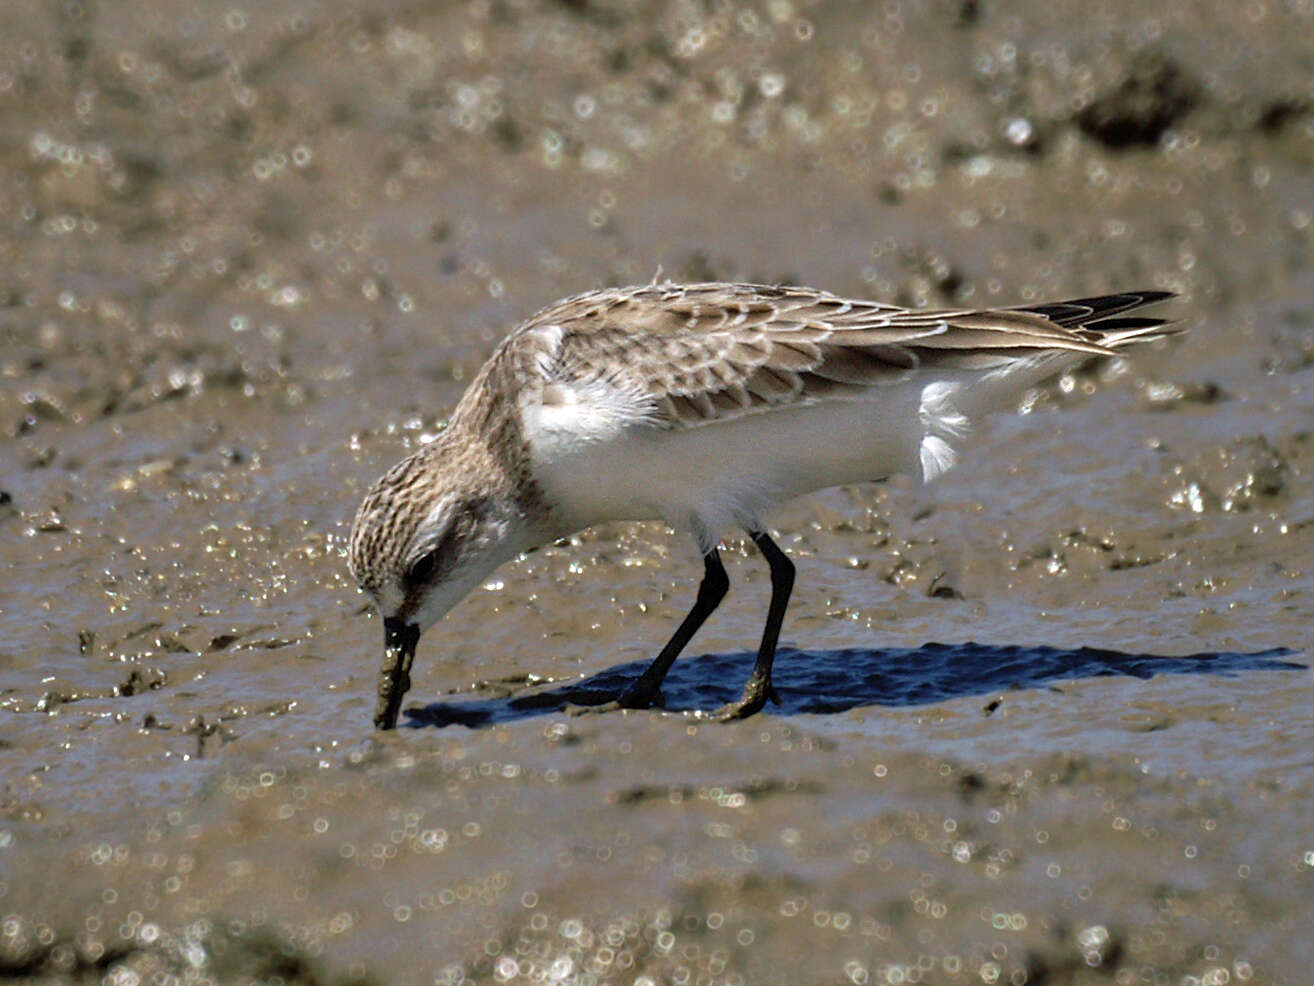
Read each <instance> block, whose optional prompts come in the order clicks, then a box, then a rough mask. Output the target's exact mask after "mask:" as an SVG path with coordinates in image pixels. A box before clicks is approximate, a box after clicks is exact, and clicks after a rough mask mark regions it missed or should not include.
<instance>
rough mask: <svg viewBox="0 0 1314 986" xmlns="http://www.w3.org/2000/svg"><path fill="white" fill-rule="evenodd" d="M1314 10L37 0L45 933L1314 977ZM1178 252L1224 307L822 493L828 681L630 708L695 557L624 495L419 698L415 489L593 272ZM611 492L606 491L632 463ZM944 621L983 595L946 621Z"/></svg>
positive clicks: (517, 973)
mask: <svg viewBox="0 0 1314 986" xmlns="http://www.w3.org/2000/svg"><path fill="white" fill-rule="evenodd" d="M1311 37H1314V5H1311V4H1310V3H1309V2H1307V0H1285V2H1264V0H1253V2H1247V3H1232V2H1222V0H1217V2H1206V0H1198V2H1187V3H1182V4H1177V5H1172V6H1171V7H1168V6H1163V8H1162V9H1155V10H1152V11H1150V12H1147V11H1146V8H1145V7H1144V5H1141V4H1137V3H1132V2H1130V0H1111V2H1099V3H1076V2H1071V0H1058V2H1055V3H1049V4H1028V5H1021V4H1002V3H995V2H991V0H985V2H977V0H952V2H951V0H914V2H910V0H886V2H881V3H873V4H866V3H835V4H822V3H816V2H812V0H765V2H760V3H742V4H740V3H734V2H721V0H707V2H702V0H696V2H695V0H670V2H655V0H654V2H644V0H631V2H622V0H615V2H612V0H568V2H557V3H552V2H547V0H543V2H529V0H475V2H471V3H461V4H456V3H453V4H421V3H382V4H379V3H364V2H360V0H323V2H320V3H304V4H291V3H289V4H274V5H264V4H246V5H243V4H242V3H241V2H240V0H238V2H235V3H232V4H195V5H188V4H184V3H179V2H175V0H166V2H162V3H151V4H109V3H103V2H96V0H68V2H62V0H61V2H45V0H42V2H35V0H7V2H5V3H4V4H0V428H3V430H4V434H5V440H4V441H3V442H0V563H2V564H3V569H4V590H3V592H2V593H0V978H9V979H18V980H32V981H40V982H71V981H76V982H90V981H104V982H107V983H119V984H138V983H140V984H146V983H152V984H155V983H160V984H163V983H171V982H197V983H200V982H224V983H228V982H270V983H273V982H281V983H285V984H286V983H294V982H298V983H309V982H315V983H340V982H370V983H394V982H396V983H422V982H423V983H446V984H455V983H460V982H478V983H486V982H507V983H617V984H620V983H624V984H631V983H634V984H657V983H673V984H679V986H684V984H712V983H744V984H759V983H781V984H799V983H852V984H856V986H864V984H868V983H911V982H922V983H964V984H965V983H984V984H987V986H992V984H996V983H1000V984H1005V983H1007V984H1022V983H1119V984H1142V983H1144V984H1160V983H1162V984H1174V986H1176V984H1179V983H1196V984H1205V983H1208V984H1222V983H1236V982H1255V983H1287V984H1292V986H1295V984H1304V983H1308V982H1309V981H1310V976H1311V972H1310V970H1311V969H1314V938H1312V937H1311V936H1310V934H1309V931H1310V928H1311V927H1312V926H1314V823H1311V819H1314V715H1312V712H1314V679H1312V678H1311V674H1310V672H1309V670H1308V669H1307V668H1306V665H1307V664H1308V662H1309V658H1308V657H1307V655H1306V654H1305V652H1304V645H1305V640H1306V636H1307V631H1308V625H1309V621H1310V617H1311V615H1312V614H1314V575H1311V573H1309V572H1307V568H1308V567H1310V565H1311V548H1312V547H1314V483H1312V482H1311V471H1312V469H1314V438H1312V437H1311V426H1312V423H1314V266H1312V264H1311V261H1312V254H1314V81H1312V80H1314V62H1311V57H1310V38H1311ZM658 270H661V271H662V272H663V276H669V277H672V278H678V279H705V278H744V279H756V280H763V281H795V280H797V281H802V282H806V283H810V284H815V285H819V286H823V287H826V288H829V289H832V290H835V291H838V292H841V293H849V294H855V295H867V296H872V297H876V298H880V299H883V300H891V301H900V302H903V303H906V304H964V305H974V304H988V303H998V304H1003V303H1021V302H1026V301H1034V300H1038V299H1040V298H1042V297H1067V296H1077V295H1083V294H1092V293H1096V292H1102V291H1108V290H1117V289H1119V288H1159V289H1170V290H1176V291H1179V292H1181V293H1182V294H1183V295H1184V297H1183V299H1182V300H1180V301H1179V302H1177V303H1176V305H1175V306H1174V308H1173V312H1174V314H1175V315H1176V316H1178V317H1180V318H1182V319H1184V320H1185V321H1186V322H1187V323H1188V325H1189V327H1190V329H1191V332H1190V335H1188V336H1187V337H1186V338H1185V339H1184V340H1182V341H1180V342H1176V343H1174V344H1173V345H1171V346H1165V347H1161V348H1158V349H1155V348H1153V347H1151V348H1149V349H1148V350H1147V351H1144V352H1143V353H1142V354H1141V355H1140V356H1139V357H1138V359H1137V360H1136V362H1135V363H1134V364H1131V365H1122V364H1119V365H1116V366H1103V367H1092V368H1087V369H1085V370H1083V371H1082V372H1080V373H1076V374H1074V375H1072V376H1070V377H1068V378H1065V379H1064V380H1062V381H1060V382H1058V383H1057V384H1056V385H1055V386H1053V387H1050V388H1048V389H1046V390H1045V391H1043V392H1041V393H1037V394H1034V395H1032V396H1031V397H1030V398H1028V400H1027V401H1026V403H1025V406H1024V407H1023V408H1022V410H1024V411H1025V412H1026V413H1022V414H1017V415H1001V416H999V417H998V418H996V419H995V420H993V421H992V422H991V423H990V426H989V427H988V428H986V429H983V430H982V432H981V434H979V435H978V436H977V438H978V441H977V442H976V444H975V445H974V446H973V448H972V450H971V451H970V452H969V453H968V454H967V455H965V456H964V458H963V461H962V463H961V465H960V467H959V468H958V469H956V470H955V471H953V472H952V473H950V474H949V475H948V476H947V477H945V478H944V480H943V481H941V482H939V483H938V484H936V485H935V486H933V487H930V488H927V489H917V488H915V487H914V486H912V485H911V484H910V483H907V482H904V481H901V480H895V481H891V482H889V483H886V484H883V485H879V486H869V487H863V488H854V489H844V490H832V491H829V492H826V493H822V494H818V495H816V496H813V497H809V498H807V499H804V500H801V501H798V502H796V503H794V504H791V505H789V506H788V507H787V508H786V509H784V510H782V511H781V512H780V513H779V515H778V516H776V517H774V518H773V522H774V525H775V528H776V530H777V531H778V532H779V540H780V543H781V544H782V546H784V547H785V548H786V549H787V550H788V551H789V553H790V555H791V556H792V557H793V559H794V560H795V562H796V563H797V565H798V569H799V580H798V588H797V592H796V594H795V597H794V600H793V602H792V604H791V607H790V614H789V618H788V620H787V622H786V626H785V633H784V642H785V644H786V645H787V647H788V649H787V650H786V651H784V652H782V655H781V658H780V661H779V667H780V678H779V687H780V690H781V693H782V698H783V700H784V705H783V707H782V708H779V709H776V708H769V709H768V711H767V713H765V714H764V715H762V716H759V717H757V718H755V719H753V720H750V721H747V722H743V723H738V724H733V725H717V724H712V723H707V722H703V721H699V720H697V719H696V718H695V717H694V716H692V715H689V714H686V713H688V711H689V710H694V709H707V708H714V707H716V706H717V705H718V704H720V703H721V702H723V701H726V700H727V699H728V698H730V697H731V696H732V695H733V694H734V692H735V691H736V690H737V689H738V687H739V686H740V684H741V682H742V680H743V677H744V675H745V673H746V670H747V667H748V665H749V663H750V658H749V657H748V652H749V651H750V649H751V648H752V647H753V645H754V642H755V640H756V636H757V634H758V632H759V629H760V625H761V620H762V618H763V616H764V613H765V606H766V595H767V590H768V584H767V578H766V570H765V566H764V565H763V564H762V561H761V559H760V558H758V557H756V555H755V554H754V553H753V552H752V550H751V546H748V545H746V544H745V543H744V542H743V541H742V540H739V539H732V540H730V541H729V542H728V544H727V550H726V560H727V568H728V570H729V573H730V578H731V581H732V588H733V592H732V595H731V596H730V598H729V599H728V600H727V602H726V604H725V605H724V606H723V608H722V610H721V612H720V613H718V614H717V617H716V618H715V619H714V620H713V621H712V622H711V623H710V625H709V626H708V627H706V628H705V630H704V632H703V633H702V634H701V635H700V636H699V637H698V638H696V640H695V642H694V645H693V647H692V648H691V651H690V655H689V656H688V657H687V658H686V659H684V660H682V661H681V662H680V663H678V664H677V665H676V668H675V670H674V671H673V673H672V678H671V681H670V686H669V688H668V699H669V704H670V707H671V711H668V712H642V713H616V714H604V715H591V716H572V715H570V714H569V712H568V711H567V707H568V706H569V705H571V704H575V703H577V701H578V700H579V699H580V698H581V696H585V697H586V696H587V694H588V693H589V692H590V690H595V689H601V688H605V687H614V686H615V684H616V683H617V682H619V681H620V680H622V679H623V678H624V677H625V676H626V675H630V674H633V673H634V672H635V671H636V670H637V669H638V668H639V667H641V666H642V662H643V661H644V660H645V659H646V658H648V657H649V656H651V654H653V653H654V652H655V651H656V650H657V649H658V648H659V647H660V645H661V643H662V642H663V641H664V640H665V638H666V636H667V635H668V634H669V632H670V631H671V629H672V628H673V627H674V625H675V624H676V622H677V621H678V620H679V618H680V617H681V616H682V615H683V613H684V611H685V609H686V607H687V606H688V604H689V602H690V601H691V600H692V597H693V593H694V589H695V586H696V582H697V578H698V575H699V571H700V569H699V566H698V563H697V560H696V557H695V553H694V551H693V549H692V547H691V545H690V544H688V543H687V542H686V541H685V540H684V539H682V538H680V537H677V536H675V535H673V534H671V533H669V532H667V531H665V530H664V529H662V528H661V527H660V526H656V525H627V526H620V527H610V528H605V529H599V530H593V531H588V532H584V533H581V534H580V535H579V536H578V537H576V538H572V539H570V541H569V543H562V544H558V545H553V546H549V547H546V548H544V549H543V550H540V551H538V552H535V553H532V554H530V555H529V556H527V557H526V558H524V559H522V560H520V561H517V562H515V563H514V564H511V565H508V566H506V567H505V568H504V569H503V570H502V571H500V572H499V573H498V574H497V575H496V577H495V578H494V579H493V580H492V581H490V582H489V583H488V584H487V585H485V586H484V587H482V588H481V589H480V590H477V591H476V592H475V593H474V594H473V595H472V596H471V597H470V598H469V599H467V600H466V601H465V602H464V603H462V604H461V605H460V606H459V607H458V608H457V609H456V610H455V611H453V612H452V614H450V616H449V617H448V618H447V619H446V620H445V621H444V623H443V624H441V625H440V626H439V627H436V628H434V630H433V631H431V632H430V633H429V634H427V635H426V636H425V638H424V639H423V640H422V641H421V644H420V651H419V655H418V657H417V660H416V663H415V669H414V675H413V677H414V688H413V689H412V691H411V694H410V696H409V698H408V703H407V706H406V711H404V714H403V719H402V727H403V728H401V729H399V730H397V731H396V732H394V733H390V734H376V733H374V731H373V730H372V728H371V725H370V715H371V710H372V707H373V701H374V675H375V672H376V668H377V665H378V658H379V648H380V643H381V642H380V637H381V633H380V627H379V624H378V621H377V619H375V618H374V617H373V615H371V614H368V613H367V607H366V605H365V600H364V598H363V597H362V596H361V595H360V594H359V593H358V592H357V591H356V589H355V587H354V585H353V584H352V582H351V579H350V576H349V575H348V574H347V572H346V567H345V562H344V541H345V538H346V536H347V533H348V530H349V525H350V521H351V517H352V515H353V513H354V511H355V507H356V504H357V502H358V500H359V498H360V496H361V494H362V492H363V491H364V489H365V488H366V487H367V485H368V484H369V483H370V482H371V481H372V480H373V479H374V477H375V476H376V475H378V473H380V472H381V471H382V470H383V469H384V468H385V467H386V466H388V465H389V464H391V463H392V462H394V461H396V460H397V459H398V458H399V457H401V456H402V455H403V454H405V452H406V450H407V449H409V448H412V447H414V446H415V444H416V443H417V442H420V441H422V440H423V438H424V436H425V435H426V434H428V433H432V432H433V430H434V429H435V428H436V427H437V426H438V424H439V422H440V421H441V419H442V416H443V415H444V414H445V413H446V412H447V411H448V410H450V408H451V406H452V404H453V402H454V401H455V399H456V398H457V396H458V395H459V393H460V391H461V388H462V386H463V382H464V381H465V380H468V379H469V377H470V375H471V374H472V373H473V371H474V370H475V369H476V368H477V367H478V365H479V364H480V362H481V361H482V359H483V358H484V357H485V356H486V355H487V353H488V352H489V350H490V349H491V347H492V345H493V344H494V343H495V341H496V340H497V339H498V338H500V336H501V335H502V334H503V333H504V332H505V331H507V330H508V329H509V328H510V327H511V326H512V325H513V324H514V323H515V322H516V320H517V319H519V318H521V317H524V316H525V315H527V314H529V313H530V312H532V311H533V310H535V309H537V308H538V307H540V306H541V305H544V304H547V303H548V302H550V301H552V300H554V299H556V298H558V297H560V296H562V295H565V294H571V293H575V292H577V291H581V290H585V289H588V288H590V287H596V286H601V285H605V284H622V283H633V282H641V281H647V280H649V279H650V278H652V277H653V276H654V274H655V272H657V271H658ZM600 481H605V478H600ZM940 642H945V643H940Z"/></svg>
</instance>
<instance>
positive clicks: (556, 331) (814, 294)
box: [350, 283, 1175, 729]
mask: <svg viewBox="0 0 1314 986" xmlns="http://www.w3.org/2000/svg"><path fill="white" fill-rule="evenodd" d="M1171 297H1173V295H1172V293H1171V292H1167V291H1133V292H1128V293H1125V294H1111V295H1105V296H1102V297H1098V298H1080V299H1077V300H1074V301H1061V302H1056V303H1050V304H1036V305H1023V306H1020V307H1016V308H994V309H974V308H960V309H946V310H939V311H933V310H920V309H906V308H900V307H897V306H894V305H887V304H881V303H878V302H874V301H855V300H850V299H846V298H841V297H837V296H835V295H833V294H829V293H827V292H825V291H819V290H817V289H815V288H808V287H778V286H766V285H759V284H719V283H714V284H672V283H665V284H656V283H654V284H649V285H643V286H638V287H629V288H617V289H607V290H602V291H591V292H588V293H586V294H581V295H577V296H575V297H572V298H567V299H565V300H564V301H560V302H557V303H556V304H554V305H552V306H551V307H548V308H545V309H543V310H542V311H540V312H539V313H538V314H536V315H534V316H533V317H531V318H530V319H529V320H528V321H526V322H525V323H523V324H522V325H520V326H519V327H518V328H516V329H515V330H514V331H513V332H512V333H511V334H510V335H509V336H508V337H507V338H506V339H505V340H504V341H503V342H502V343H501V344H500V345H499V346H498V347H497V349H496V350H495V351H494V352H493V354H492V356H491V357H490V358H489V360H488V362H487V363H485V364H484V366H483V368H482V369H481V370H480V371H479V373H478V375H477V376H476V377H475V379H474V381H473V382H472V383H471V384H470V387H469V389H468V390H467V391H466V392H465V395H464V396H463V397H462V398H461V401H460V403H459V404H458V405H457V407H456V409H455V411H454V412H453V413H452V415H451V419H450V421H449V423H448V425H447V427H446V428H445V429H444V430H443V431H442V432H441V433H440V434H439V435H438V437H437V438H436V439H435V440H434V441H433V442H431V443H430V444H428V445H426V446H424V447H423V448H421V449H420V450H419V451H417V452H416V453H414V454H413V455H411V456H410V457H409V458H407V459H405V460H403V461H402V462H400V463H398V464H397V465H396V466H394V467H393V468H392V469H389V470H388V471H387V472H386V473H384V475H383V476H382V477H381V478H380V479H379V480H378V482H376V483H375V484H374V487H373V488H372V489H371V490H370V492H369V493H368V494H367V495H366V497H365V499H364V502H363V503H362V504H361V506H360V511H359V512H358V513H357V515H356V522H355V526H354V529H353V530H352V534H351V544H350V564H351V569H352V572H353V574H354V575H355V577H356V580H357V581H358V582H359V583H360V586H361V588H362V589H363V590H364V591H365V592H366V593H367V594H368V595H369V596H370V597H371V598H372V599H373V600H374V602H375V604H376V605H377V606H378V609H379V612H380V613H381V615H382V616H383V628H384V662H383V667H382V669H381V672H380V676H379V692H378V703H377V705H376V707H375V713H374V723H375V725H376V726H377V727H378V728H380V729H391V728H393V727H394V726H395V725H396V722H397V715H398V712H399V710H400V707H401V700H402V696H403V695H404V694H405V692H406V690H407V689H408V688H409V687H410V667H411V662H412V660H413V658H414V655H415V648H416V644H417V642H418V640H419V637H420V634H421V633H422V632H423V631H424V630H425V629H427V628H428V627H430V626H431V625H433V624H434V623H435V622H436V621H437V620H438V619H440V618H441V617H442V616H443V614H445V613H446V612H447V611H448V610H450V609H451V608H452V607H453V606H455V605H456V604H457V603H458V602H459V601H460V600H461V599H462V598H464V597H465V595H466V594H467V593H469V592H470V591H471V590H472V589H473V588H474V587H475V586H477V585H479V584H480V583H482V582H483V581H484V580H485V579H486V578H487V577H488V576H489V575H490V574H491V573H492V572H493V570H494V569H496V568H497V567H498V566H499V565H501V564H503V563H504V562H506V561H509V560H510V559H512V558H514V557H515V556H516V555H518V554H520V553H522V552H524V551H527V550H529V549H530V548H532V547H534V546H536V545H539V544H543V543H545V542H547V541H550V540H553V539H555V538H558V537H562V536H565V535H567V534H571V533H573V532H575V531H578V530H581V529H583V528H585V527H589V526H591V525H593V524H598V523H601V522H603V521H608V520H649V519H655V520H663V521H665V522H666V523H668V524H670V525H671V526H673V527H675V528H677V529H681V530H685V531H688V532H689V533H690V534H692V535H693V538H694V540H695V541H696V542H697V545H698V549H699V551H700V552H701V553H702V558H703V570H704V571H703V578H702V582H701V584H700V585H699V587H698V594H697V598H696V600H695V602H694V605H693V608H692V609H691V610H690V611H689V614H688V616H686V617H685V618H684V621H683V622H682V623H681V624H680V626H679V627H678V629H676V631H675V634H674V635H673V636H672V637H671V639H670V641H669V642H668V643H667V644H666V646H665V647H663V648H662V650H661V652H660V653H659V654H658V655H657V657H656V659H655V660H654V661H653V662H652V664H651V666H650V667H649V668H648V669H647V670H646V671H645V672H644V673H643V674H642V675H641V676H640V677H639V678H638V679H637V680H636V681H635V682H634V683H633V684H632V685H631V686H630V687H629V688H628V689H626V690H625V691H624V692H623V693H622V694H621V695H620V696H619V698H618V700H617V701H618V704H619V705H621V706H624V707H631V708H641V707H648V706H652V705H660V704H661V691H660V688H661V683H662V679H663V678H664V677H665V675H666V672H667V670H668V669H669V668H670V666H671V664H672V663H674V661H675V659H676V657H678V656H679V654H680V652H681V650H683V649H684V647H685V645H686V644H687V643H688V642H689V640H690V638H691V637H692V636H693V635H694V633H695V632H696V631H697V630H698V628H699V627H700V626H701V625H702V624H703V622H704V621H705V620H706V619H707V617H708V616H709V615H710V614H711V613H712V611H713V610H715V609H716V607H717V605H718V604H719V603H720V602H721V600H722V598H724V596H725V594H726V591H727V589H728V588H729V579H728V578H727V576H726V572H725V569H724V567H723V566H722V564H721V558H720V555H719V554H718V552H717V541H718V538H719V537H720V536H721V533H722V532H723V531H725V530H726V529H727V528H731V527H734V526H738V527H741V528H743V529H744V530H745V531H746V532H747V533H748V536H749V537H750V538H751V539H752V541H753V543H754V544H755V545H757V547H758V549H759V550H760V551H761V552H762V554H763V556H764V557H765V558H766V560H767V564H768V565H769V566H770V569H771V601H770V604H769V608H768V610H767V619H766V628H765V630H764V631H763V634H762V640H761V644H760V646H759V648H758V652H757V663H756V664H755V666H754V668H753V671H752V673H751V675H750V677H749V679H748V683H747V685H746V686H745V688H744V693H743V697H742V699H740V700H739V701H738V702H735V703H732V704H731V705H728V706H726V707H725V708H723V709H721V710H719V713H718V714H719V715H720V716H721V717H723V718H741V717H744V716H749V715H752V714H753V713H755V712H758V711H759V710H761V709H762V707H763V706H764V705H765V703H766V701H767V700H768V699H771V700H774V701H777V702H778V701H779V700H778V699H777V698H776V694H775V689H774V688H773V686H772V684H771V665H772V661H773V659H774V657H775V651H776V641H777V639H778V638H779V635H780V625H781V621H782V620H783V618H784V615H785V606H786V603H787V602H788V600H789V594H790V591H791V589H792V587H793V584H794V566H793V564H792V563H791V562H790V560H789V558H788V557H787V556H786V554H785V553H784V551H782V550H781V549H780V548H779V547H778V546H777V545H776V543H775V542H774V541H772V539H771V538H770V537H769V536H768V534H767V529H766V526H765V524H764V518H765V516H766V514H767V512H768V511H769V510H770V508H771V507H773V506H774V505H776V504H778V503H780V502H782V501H784V500H787V499H790V498H792V497H795V496H799V495H800V494H803V493H807V492H809V491H811V490H817V489H822V488H824V487H828V486H836V485H840V484H844V483H856V482H862V481H867V480H879V479H883V478H885V477H887V476H889V475H891V474H893V473H908V474H911V475H913V476H915V477H917V478H919V479H921V480H924V481H929V480H931V479H934V478H935V477H936V476H938V475H939V474H941V473H942V472H944V471H945V470H946V469H948V468H950V467H951V466H952V465H953V464H954V461H955V459H956V457H957V455H958V449H959V446H960V445H961V443H962V442H963V440H964V439H965V438H966V437H967V435H968V433H969V432H970V430H971V428H972V424H973V422H974V421H975V420H976V419H977V418H978V417H980V416H981V415H982V414H984V413H985V412H987V411H989V410H991V409H992V408H999V407H1003V406H1006V405H1007V404H1008V403H1009V402H1011V401H1014V400H1016V398H1017V397H1018V396H1019V395H1020V394H1021V393H1022V392H1023V391H1025V390H1026V389H1027V388H1028V387H1031V386H1033V385H1035V384H1036V383H1038V382H1040V381H1042V380H1044V379H1045V378H1047V377H1050V376H1052V375H1054V374H1056V373H1058V372H1060V371H1062V370H1063V369H1065V368H1067V367H1069V366H1071V365H1072V364H1074V363H1077V362H1079V361H1081V360H1084V359H1088V358H1091V357H1099V356H1113V355H1115V354H1116V353H1117V351H1118V350H1120V349H1122V348H1123V347H1124V346H1127V345H1129V344H1132V343H1137V342H1144V341H1148V340H1152V339H1158V338H1161V337H1163V336H1165V335H1168V334H1170V333H1171V332H1173V331H1175V330H1174V329H1173V327H1172V326H1170V325H1168V324H1167V323H1165V322H1164V320H1163V319H1158V318H1147V317H1142V316H1134V315H1128V314H1127V313H1128V312H1131V311H1133V310H1135V309H1139V308H1141V307H1142V306H1144V305H1149V304H1152V303H1154V302H1158V301H1163V300H1165V299H1167V298H1171Z"/></svg>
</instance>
